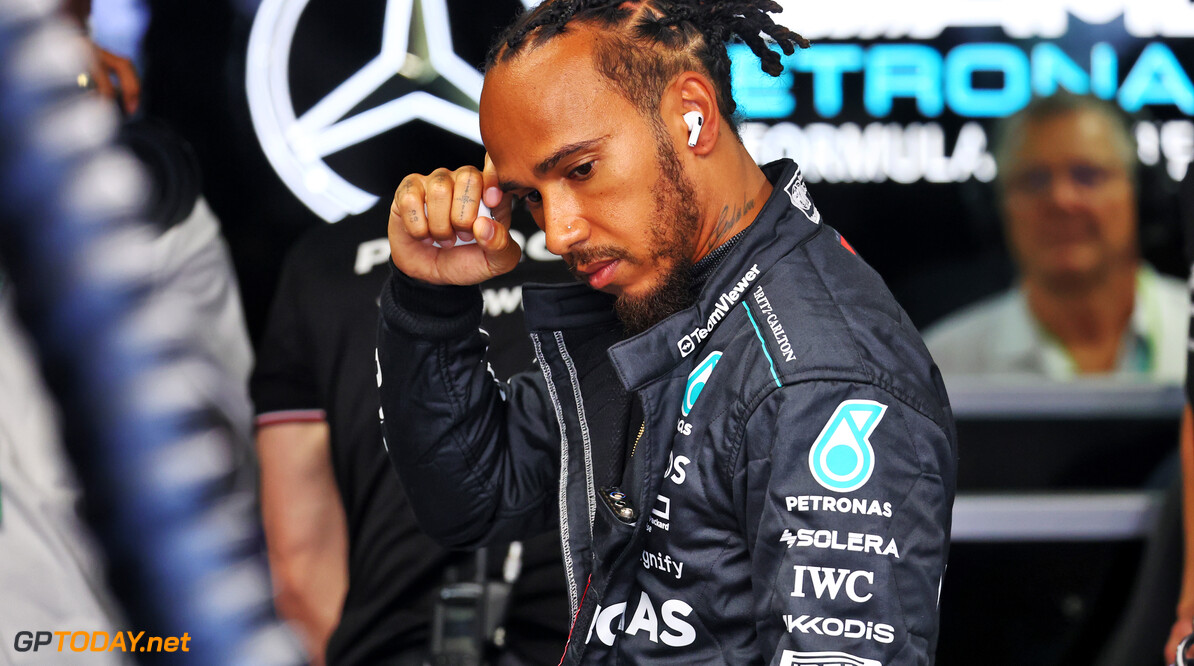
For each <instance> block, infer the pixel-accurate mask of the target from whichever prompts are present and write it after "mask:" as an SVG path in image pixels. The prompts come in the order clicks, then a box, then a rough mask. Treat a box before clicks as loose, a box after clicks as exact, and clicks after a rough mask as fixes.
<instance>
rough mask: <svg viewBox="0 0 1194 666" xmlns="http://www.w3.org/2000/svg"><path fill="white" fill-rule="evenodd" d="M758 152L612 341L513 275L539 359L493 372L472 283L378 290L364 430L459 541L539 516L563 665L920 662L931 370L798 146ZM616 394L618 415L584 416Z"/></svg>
mask: <svg viewBox="0 0 1194 666" xmlns="http://www.w3.org/2000/svg"><path fill="white" fill-rule="evenodd" d="M764 171H765V173H766V174H767V176H768V178H769V179H770V180H771V182H772V183H774V184H775V188H774V190H773V193H772V195H771V197H770V198H769V200H768V201H767V203H766V204H765V205H764V206H763V208H762V209H761V210H760V212H759V214H758V217H757V218H756V219H755V221H754V222H753V223H752V225H751V226H750V227H749V228H748V231H747V233H745V234H744V235H743V236H742V238H741V240H740V241H739V242H738V243H737V244H736V245H735V246H734V247H733V249H732V250H731V251H730V252H729V254H728V255H727V256H726V258H725V259H724V260H723V261H722V262H721V264H720V265H719V266H718V267H717V268H716V269H715V270H714V271H713V273H712V274H711V276H710V277H709V279H708V280H707V282H706V283H705V284H704V287H703V288H702V290H701V292H700V294H699V296H698V298H697V304H696V305H695V306H693V307H690V308H688V309H687V310H684V311H682V312H680V313H677V314H675V315H673V316H671V317H669V318H667V319H665V320H664V321H662V322H660V323H658V324H656V325H655V326H653V327H652V328H650V329H649V330H648V331H646V332H645V333H642V334H640V335H638V336H635V337H633V338H630V339H626V340H621V339H620V338H621V333H620V325H619V324H618V322H617V320H616V319H615V318H614V315H613V311H612V299H611V297H609V296H608V295H605V294H602V293H599V292H595V291H593V290H591V289H589V288H588V287H587V286H584V285H570V286H565V287H551V288H546V287H545V288H532V287H529V286H528V287H526V288H524V290H523V297H524V304H525V307H526V315H527V325H528V328H529V329H530V331H531V337H532V341H533V343H534V345H535V348H536V353H537V356H538V359H539V364H540V368H539V369H540V371H541V372H539V373H526V374H521V375H517V376H515V377H513V378H512V379H511V381H509V382H507V383H498V382H495V381H494V380H493V379H492V377H491V376H490V375H489V373H487V372H486V370H485V361H484V355H485V351H486V337H485V335H484V334H483V333H479V332H478V331H477V324H478V322H479V318H480V312H481V308H480V298H479V295H478V293H477V290H475V289H472V288H464V287H438V286H431V285H425V284H421V283H416V282H415V281H414V280H411V279H409V278H406V277H405V276H403V275H401V274H400V273H397V272H396V273H395V274H394V275H393V276H392V277H391V279H390V282H389V283H388V284H387V286H386V287H385V289H384V290H383V294H382V321H381V325H380V331H379V341H378V352H379V358H378V362H379V375H378V380H379V383H380V387H381V393H382V407H383V410H384V411H383V429H384V431H385V434H386V436H387V438H388V439H390V440H392V441H397V440H399V439H400V440H401V441H402V446H400V447H397V446H391V447H390V449H389V450H390V455H391V458H392V459H393V461H394V463H395V465H396V466H397V468H398V469H399V472H400V474H401V475H402V477H403V480H404V482H405V483H406V485H407V488H408V489H409V492H410V495H411V499H412V502H413V503H414V505H415V511H416V514H417V515H418V518H419V520H420V523H421V524H422V525H423V526H424V528H425V529H426V530H427V531H428V533H429V534H431V535H432V536H433V537H435V538H437V539H439V540H441V541H443V542H445V543H449V544H452V545H457V546H472V545H476V544H479V543H484V542H487V541H489V540H495V539H508V538H512V537H516V536H523V535H526V534H528V533H534V532H536V531H541V530H546V529H549V528H551V527H554V526H555V525H556V524H557V521H558V524H559V527H560V533H561V541H562V545H563V551H564V560H565V569H566V571H567V573H568V576H569V580H568V585H569V595H570V600H571V603H572V611H573V616H574V617H573V627H572V632H571V635H570V638H569V644H568V645H567V647H566V651H565V654H564V660H563V663H568V664H577V663H627V664H630V663H642V664H646V663H650V664H681V663H682V664H735V665H739V664H762V663H770V664H824V663H835V664H836V663H857V664H884V665H886V666H892V665H894V664H929V663H932V662H933V652H934V648H935V645H936V640H937V629H938V609H937V603H938V598H939V593H940V585H941V582H942V579H943V575H944V571H945V563H946V559H947V553H948V543H949V532H950V515H951V508H952V504H953V496H954V484H955V468H956V453H957V445H956V436H955V433H954V426H953V419H952V414H951V411H950V408H949V403H948V399H947V398H946V395H945V390H944V387H943V385H942V382H941V378H940V374H939V373H938V372H937V369H936V367H935V366H934V365H933V363H932V359H931V358H930V357H929V354H928V353H927V351H926V350H925V348H924V345H923V343H922V342H921V340H920V337H919V335H918V334H917V333H916V330H915V328H914V327H913V326H912V324H911V322H910V321H909V320H908V318H907V316H906V315H905V314H904V312H903V310H902V309H901V308H900V307H899V306H898V305H897V304H896V303H895V301H894V299H893V298H892V297H891V295H890V293H889V292H888V290H887V288H886V286H885V285H884V284H883V281H882V279H881V278H880V277H879V276H878V275H877V274H876V273H875V272H874V271H873V270H872V269H870V268H869V267H868V266H867V265H866V264H865V263H864V262H863V261H862V260H861V259H859V258H858V257H857V256H856V254H855V253H854V251H853V250H852V248H851V247H850V246H849V244H848V243H846V242H845V240H844V239H843V238H842V237H841V236H840V235H839V234H838V233H837V232H836V231H834V230H833V229H832V228H830V227H827V226H825V225H824V224H822V222H821V216H820V213H819V212H818V211H817V209H816V207H815V206H814V205H813V203H812V201H811V199H810V197H809V195H808V192H807V188H806V187H805V184H804V181H803V178H802V177H801V175H800V171H799V169H798V167H796V165H795V164H793V163H792V162H790V161H781V162H776V163H773V164H771V165H768V166H767V167H765V168H764ZM619 401H622V402H626V401H632V402H634V403H637V408H638V413H641V414H642V425H641V436H638V435H636V432H638V431H639V428H638V427H635V426H636V425H637V424H635V423H633V421H634V419H632V420H631V423H630V427H629V428H628V429H627V430H622V431H619V428H617V427H613V428H610V427H609V426H608V424H609V422H610V421H611V420H614V419H611V418H609V414H614V413H618V410H617V409H611V407H610V404H611V403H617V402H619ZM412 424H414V425H412ZM627 432H629V433H630V434H629V437H630V439H631V443H630V445H629V446H628V445H627ZM622 447H625V448H624V449H623V448H622ZM621 451H625V460H619V457H618V455H617V453H618V452H621ZM611 452H612V453H611ZM611 461H612V462H611ZM611 488H616V489H615V490H611Z"/></svg>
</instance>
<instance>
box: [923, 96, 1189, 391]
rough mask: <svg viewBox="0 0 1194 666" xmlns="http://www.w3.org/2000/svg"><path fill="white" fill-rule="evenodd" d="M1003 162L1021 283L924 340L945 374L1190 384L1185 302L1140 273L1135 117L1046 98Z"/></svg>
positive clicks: (1002, 147) (1148, 271) (1174, 284)
mask: <svg viewBox="0 0 1194 666" xmlns="http://www.w3.org/2000/svg"><path fill="white" fill-rule="evenodd" d="M994 154H995V160H996V163H997V164H998V168H999V179H998V181H997V192H998V197H999V208H1000V211H1001V212H1002V214H1003V217H1004V224H1005V233H1006V237H1007V242H1008V246H1009V248H1010V250H1011V253H1012V256H1013V259H1014V260H1015V263H1016V266H1017V268H1018V270H1019V283H1018V284H1017V285H1015V286H1014V287H1013V288H1011V289H1009V290H1008V291H1006V292H1004V293H1002V294H999V295H997V296H994V297H992V298H989V299H986V300H984V301H981V302H979V303H977V304H975V305H972V306H970V307H967V308H965V309H964V310H962V311H960V312H958V313H956V314H953V315H950V316H949V317H947V318H945V319H944V320H942V321H940V322H939V323H937V324H935V325H934V326H932V327H930V328H929V329H928V330H927V331H926V332H925V343H926V344H927V345H928V347H929V351H930V352H931V353H932V355H933V358H934V359H935V360H936V362H937V364H938V366H939V367H940V368H941V371H942V373H944V374H946V375H963V374H983V375H1005V376H1006V375H1020V376H1029V377H1034V376H1035V377H1041V378H1048V379H1070V378H1072V377H1075V376H1078V375H1100V374H1101V375H1107V374H1110V375H1114V376H1116V377H1130V378H1134V379H1144V380H1150V381H1156V382H1165V383H1173V384H1176V383H1179V382H1180V381H1181V380H1182V378H1183V376H1184V372H1185V344H1184V340H1185V335H1186V329H1187V306H1186V303H1187V301H1186V292H1185V288H1184V285H1183V284H1182V283H1181V282H1180V281H1179V280H1176V279H1174V278H1170V277H1167V276H1162V275H1160V274H1158V273H1157V272H1156V271H1155V270H1153V268H1151V267H1150V266H1148V265H1147V264H1144V263H1142V261H1141V258H1140V250H1139V238H1138V227H1139V222H1138V219H1137V210H1138V208H1137V182H1136V171H1137V164H1138V161H1137V151H1136V142H1135V140H1134V138H1133V135H1132V130H1131V127H1130V126H1129V125H1128V123H1127V119H1126V118H1125V117H1124V114H1123V113H1122V112H1121V111H1120V110H1119V109H1118V108H1116V107H1115V106H1113V105H1111V104H1110V103H1108V102H1106V101H1103V100H1100V99H1097V98H1094V97H1088V96H1079V95H1074V94H1070V93H1066V92H1060V93H1058V94H1056V95H1054V96H1051V97H1047V98H1037V99H1035V100H1033V101H1032V102H1031V103H1029V104H1028V105H1027V106H1026V107H1025V108H1024V109H1022V110H1021V111H1019V112H1018V113H1016V114H1015V115H1013V116H1011V117H1010V118H1008V119H1007V120H1006V121H1005V122H1004V123H1003V125H1002V126H1001V128H1000V130H999V132H998V135H997V138H996V144H995V150H994Z"/></svg>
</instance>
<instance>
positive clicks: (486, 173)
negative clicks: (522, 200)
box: [481, 153, 513, 227]
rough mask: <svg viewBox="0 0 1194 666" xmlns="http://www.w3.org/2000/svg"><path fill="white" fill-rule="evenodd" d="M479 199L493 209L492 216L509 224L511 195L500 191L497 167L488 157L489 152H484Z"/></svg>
mask: <svg viewBox="0 0 1194 666" xmlns="http://www.w3.org/2000/svg"><path fill="white" fill-rule="evenodd" d="M481 181H482V183H481V187H482V193H481V201H482V203H484V204H485V205H486V206H488V207H489V210H491V211H493V217H494V219H496V220H497V221H498V222H501V223H502V224H504V225H506V226H507V227H509V226H510V204H511V201H512V200H513V197H512V196H510V195H509V194H507V193H505V192H502V189H501V185H500V183H499V182H498V177H497V168H496V167H494V165H493V160H492V159H490V157H489V153H485V168H484V169H483V170H482V171H481Z"/></svg>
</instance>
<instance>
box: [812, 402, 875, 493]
mask: <svg viewBox="0 0 1194 666" xmlns="http://www.w3.org/2000/svg"><path fill="white" fill-rule="evenodd" d="M886 411H887V405H883V404H880V403H877V402H874V401H872V400H846V401H845V402H843V403H842V404H840V405H838V406H837V409H836V410H834V412H833V416H831V417H829V422H828V423H826V424H825V427H824V428H822V429H821V434H820V435H818V436H817V440H816V441H815V442H814V443H813V448H812V450H811V451H809V452H808V468H809V470H810V471H811V472H812V473H813V478H814V479H816V480H817V483H819V484H821V485H822V486H824V487H825V488H828V489H829V490H832V491H834V492H838V493H848V492H852V491H855V490H858V489H859V488H861V487H863V486H864V485H866V482H867V481H869V480H870V478H871V472H873V471H875V450H874V449H873V448H871V441H870V437H871V433H872V432H874V431H875V428H876V427H877V426H878V425H879V421H880V420H881V419H882V418H883V413H884V412H886Z"/></svg>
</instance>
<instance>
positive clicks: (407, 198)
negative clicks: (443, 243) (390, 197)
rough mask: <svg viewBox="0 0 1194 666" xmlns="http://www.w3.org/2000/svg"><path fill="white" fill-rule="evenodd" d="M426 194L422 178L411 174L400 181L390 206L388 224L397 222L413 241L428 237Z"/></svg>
mask: <svg viewBox="0 0 1194 666" xmlns="http://www.w3.org/2000/svg"><path fill="white" fill-rule="evenodd" d="M426 198H427V193H426V190H425V189H424V188H423V176H420V175H417V174H411V175H409V176H407V177H406V178H403V179H402V183H400V184H399V185H398V190H397V191H396V192H394V203H393V204H391V205H390V223H391V225H393V223H394V222H395V220H397V221H399V222H400V223H401V225H402V228H403V230H405V232H406V234H407V235H408V236H410V237H411V238H412V239H415V240H422V239H424V238H428V237H429V230H428V226H427V214H426V211H425V208H424V204H425V202H426Z"/></svg>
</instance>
